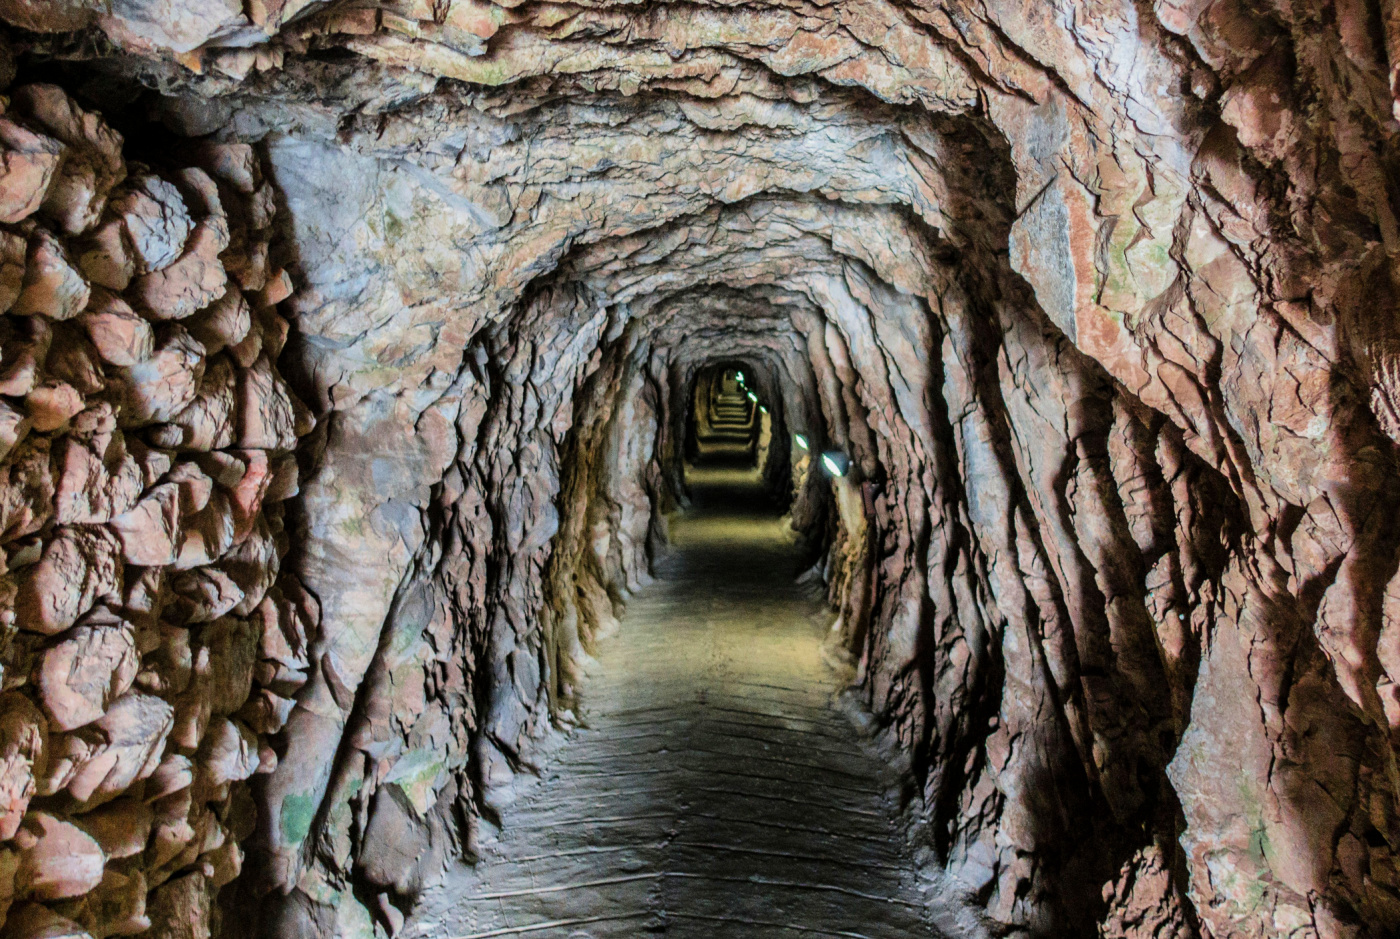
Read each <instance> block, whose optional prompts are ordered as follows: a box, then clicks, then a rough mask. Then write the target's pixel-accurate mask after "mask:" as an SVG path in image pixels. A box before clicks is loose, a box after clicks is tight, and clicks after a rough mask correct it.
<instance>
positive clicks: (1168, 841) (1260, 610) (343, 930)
mask: <svg viewBox="0 0 1400 939" xmlns="http://www.w3.org/2000/svg"><path fill="white" fill-rule="evenodd" d="M0 18H3V19H4V20H5V21H7V22H8V23H9V24H10V28H9V29H8V30H7V33H6V45H5V49H6V55H5V56H4V57H3V62H0V64H3V66H4V68H3V71H4V73H5V75H7V76H12V77H11V78H10V79H9V81H10V89H9V92H8V94H9V97H8V99H7V100H6V103H5V111H4V117H3V118H0V144H2V145H3V147H4V148H5V161H4V176H3V179H0V195H3V204H2V205H0V211H2V212H3V217H0V222H3V225H0V229H3V234H0V299H3V300H4V303H5V306H6V308H7V310H8V313H7V314H6V315H5V317H4V319H5V324H4V330H5V333H4V337H3V338H4V355H3V360H4V369H5V371H4V374H3V376H0V380H3V387H2V388H0V394H3V395H4V396H5V398H4V401H5V403H4V405H3V408H0V411H3V414H0V431H3V438H4V442H3V449H4V450H5V453H6V455H5V456H4V457H3V460H4V463H3V467H2V468H0V472H4V473H6V474H7V475H6V476H5V477H4V479H5V481H4V483H3V505H0V509H3V513H4V515H3V522H4V524H3V532H4V542H3V544H4V548H5V552H6V558H7V567H6V571H7V573H6V574H5V575H4V581H3V584H4V591H5V594H4V596H5V597H7V598H8V599H7V604H8V609H9V611H10V612H9V613H8V615H7V617H6V627H5V628H6V630H7V635H8V639H7V642H8V646H7V649H8V651H7V652H6V653H5V660H4V666H5V671H4V676H5V700H6V701H7V702H8V703H7V704H6V705H5V708H4V710H3V712H0V799H3V800H8V802H0V835H4V836H6V837H8V839H9V840H8V841H6V842H5V843H4V845H3V846H0V905H3V902H4V900H3V898H5V897H9V898H10V902H11V903H12V906H11V913H10V916H9V925H8V926H6V929H7V930H8V931H7V932H6V933H5V935H6V936H8V935H15V936H22V937H25V939H29V937H37V936H40V935H43V936H50V937H52V936H59V935H64V936H68V935H80V934H82V931H83V930H86V931H87V933H88V934H91V935H95V936H97V937H99V939H101V937H105V936H107V935H115V934H128V933H133V932H138V931H140V930H141V929H145V928H146V927H148V926H149V927H150V928H151V930H152V931H151V933H150V934H151V935H159V936H162V937H164V936H172V937H173V936H204V935H209V934H210V931H211V930H212V931H213V933H214V934H227V935H235V934H237V933H236V932H229V931H228V928H229V927H228V923H229V922H230V920H229V917H230V916H242V915H245V913H244V911H247V910H249V909H252V908H256V909H257V910H258V912H257V914H256V917H255V918H257V919H258V920H259V922H258V925H257V927H256V928H257V929H259V930H261V932H262V934H264V935H268V936H332V935H344V936H365V937H369V936H376V935H385V934H389V933H390V932H391V931H392V930H394V929H397V928H398V926H399V925H400V924H401V923H402V922H403V917H404V916H405V915H411V913H412V909H413V903H414V900H415V898H416V897H417V896H418V895H419V894H420V893H421V891H422V890H423V889H424V887H425V886H426V885H427V884H429V883H431V882H432V880H433V878H434V877H435V876H436V874H437V873H438V872H440V870H441V868H442V867H443V865H444V864H446V863H449V862H450V861H452V860H453V859H456V858H463V857H465V858H471V857H472V856H474V852H475V850H476V839H477V837H478V834H479V829H480V826H481V825H482V824H489V823H490V821H491V820H492V819H493V818H494V813H495V811H496V809H497V808H498V807H499V805H500V804H502V800H504V799H508V798H509V793H510V792H511V791H512V789H511V785H512V780H514V779H515V778H516V777H517V776H518V775H520V774H526V775H529V774H530V773H532V772H534V771H536V770H537V769H538V765H539V761H540V760H542V759H543V756H542V754H543V753H544V752H545V751H546V750H547V747H545V746H544V741H547V740H548V739H550V737H551V732H552V730H551V729H552V728H557V727H559V726H563V725H567V724H568V723H569V722H570V721H571V720H572V719H573V710H572V709H573V708H574V707H575V706H576V695H577V691H578V684H579V681H580V676H581V671H580V669H581V668H582V665H583V663H584V662H586V661H587V653H588V650H589V649H590V648H593V647H594V644H595V643H596V642H597V641H599V637H600V636H601V635H603V634H604V633H606V632H607V631H608V630H609V629H610V628H612V626H613V623H614V617H615V616H616V615H617V613H618V611H619V610H620V609H621V606H622V604H623V603H624V602H625V600H626V598H627V597H628V596H629V595H630V593H631V592H632V591H635V590H636V589H638V588H640V587H642V586H643V585H644V584H645V583H646V581H647V580H648V576H649V575H648V571H649V563H650V559H651V557H652V556H653V555H654V554H655V553H656V552H657V551H660V550H662V545H663V544H664V541H665V517H666V513H667V512H669V511H670V510H672V509H674V508H675V507H676V506H677V505H678V504H680V503H682V502H683V501H684V499H685V492H684V484H683V481H682V477H681V472H680V468H681V463H682V459H683V453H684V447H685V437H686V433H687V430H686V419H687V415H688V408H689V402H690V400H691V394H692V392H693V389H694V387H695V382H696V380H697V376H698V375H699V374H700V373H701V372H702V370H703V369H704V368H706V367H707V366H711V365H715V364H721V363H733V362H740V363H743V366H744V368H745V369H746V371H747V372H750V373H751V375H750V378H751V382H752V384H753V386H754V387H755V389H756V390H757V392H758V393H759V394H760V395H761V396H762V400H763V402H764V403H765V405H766V406H767V407H769V408H770V409H771V412H772V427H773V431H774V438H773V439H774V441H775V443H774V453H775V454H776V456H774V457H773V458H772V459H769V460H768V461H767V462H766V463H765V470H764V478H765V479H766V480H767V482H768V483H769V484H770V486H772V487H773V489H774V491H775V492H777V493H778V495H779V496H780V497H782V498H783V499H785V500H790V502H791V507H792V519H793V525H794V527H795V528H797V529H799V530H800V531H802V532H804V533H806V535H807V536H808V537H809V538H810V539H811V541H812V544H813V545H815V546H816V547H817V548H818V549H820V550H819V551H818V556H816V557H814V562H815V563H816V565H817V567H816V569H817V571H818V572H819V573H820V574H821V575H822V577H823V579H824V580H825V582H826V584H827V589H828V595H829V598H830V600H831V602H832V605H833V607H834V608H835V609H836V610H837V611H838V612H839V617H840V618H839V620H838V625H837V642H838V645H839V646H840V647H841V650H842V652H843V654H844V655H846V656H847V657H848V658H849V660H850V662H851V663H852V664H853V666H854V667H855V670H856V676H857V684H858V687H859V688H860V694H861V696H862V700H863V701H864V703H865V705H866V706H867V707H868V708H869V709H870V711H871V712H873V714H874V715H875V717H876V718H877V723H878V725H879V726H880V727H881V728H882V730H881V734H882V739H883V740H884V742H885V745H886V746H887V748H888V750H889V752H890V754H891V755H892V758H893V759H895V760H896V762H897V763H898V764H899V765H901V766H905V767H907V769H908V771H909V773H910V776H911V779H913V780H914V785H913V786H912V789H911V796H910V798H911V800H912V802H911V804H912V805H913V808H912V809H911V811H912V813H913V815H914V816H916V817H917V820H918V823H919V825H918V827H919V832H920V833H919V835H918V837H919V838H921V839H923V843H924V844H925V846H926V848H927V854H926V857H927V858H928V859H929V860H928V869H929V873H930V876H931V877H937V878H941V879H940V881H939V882H940V883H945V884H947V885H949V887H948V889H950V890H953V891H954V892H958V893H960V894H961V895H964V896H965V897H966V898H967V899H968V900H969V901H970V902H972V903H974V904H976V905H978V906H979V907H980V908H982V909H984V910H985V912H986V915H987V917H988V921H989V922H990V923H992V924H993V925H994V926H995V927H996V928H998V929H1006V930H1012V931H1016V930H1020V931H1021V932H1017V933H1015V934H1018V935H1021V934H1024V935H1036V936H1051V935H1055V936H1059V935H1079V934H1083V935H1094V934H1097V935H1101V936H1111V937H1146V936H1155V937H1166V936H1171V937H1188V936H1214V937H1217V939H1225V937H1237V936H1238V937H1256V936H1283V935H1287V936H1297V937H1304V936H1316V937H1333V936H1336V937H1357V939H1360V937H1363V936H1382V935H1387V934H1393V930H1395V929H1397V928H1400V866H1398V865H1397V854H1396V852H1397V851H1400V805H1398V804H1397V797H1400V765H1397V760H1396V756H1397V743H1396V741H1397V739H1400V738H1397V737H1396V733H1397V728H1400V686H1397V684H1396V683H1397V682H1400V578H1397V577H1396V570H1397V565H1400V555H1397V551H1398V550H1400V537H1398V536H1397V531H1396V529H1395V525H1394V523H1393V520H1394V518H1395V513H1396V510H1397V508H1400V487H1398V486H1397V475H1396V469H1397V466H1396V452H1395V447H1396V442H1397V440H1400V366H1397V361H1396V355H1397V350H1400V332H1397V328H1396V325H1395V324H1396V323H1397V322H1400V320H1397V316H1396V314H1397V310H1396V294H1395V287H1394V278H1395V270H1396V265H1395V257H1396V252H1397V250H1400V233H1397V228H1396V216H1395V212H1396V207H1397V204H1398V203H1397V199H1396V196H1397V193H1396V181H1397V172H1396V171H1397V165H1396V141H1397V130H1398V127H1397V124H1396V114H1397V113H1400V111H1397V110H1396V108H1397V107H1400V106H1397V104H1396V101H1395V97H1394V94H1393V92H1394V91H1395V89H1396V88H1397V87H1400V86H1397V84H1396V81H1397V79H1396V77H1395V76H1396V75H1397V74H1400V71H1397V69H1400V65H1397V63H1400V13H1397V12H1396V11H1395V10H1394V9H1392V8H1391V5H1386V4H1379V5H1378V4H1370V3H1364V2H1359V0H1345V2H1343V0H1338V2H1323V0H1304V2H1298V3H1292V4H1285V3H1273V2H1246V0H1171V2H1167V0H1161V2H1156V3H1153V4H1147V3H1130V2H1111V0H1105V2H1095V3H1080V2H1069V0H1051V2H1042V3H1019V4H1018V3H1011V2H1002V0H981V2H968V0H943V2H934V0H920V2H915V3H908V4H905V3H887V2H881V0H859V2H846V0H842V2H836V3H825V4H821V3H806V2H790V3H781V4H779V3H773V4H762V3H750V4H742V5H741V4H730V3H649V4H643V3H605V2H604V3H578V4H554V3H502V4H491V3H478V2H469V0H401V2H393V0H386V2H377V3H376V2H368V0H345V2H310V0H247V2H239V0H159V2H157V0H113V2H110V3H107V2H97V0H52V2H41V0H0ZM113 128H116V129H115V130H114V129H113ZM793 433H803V434H804V435H808V436H810V437H811V439H812V441H813V443H814V445H815V446H817V447H819V448H820V447H830V448H834V449H839V450H841V451H843V452H845V453H847V454H849V455H850V457H851V459H852V461H853V464H854V467H855V470H854V472H853V474H852V477H851V478H850V479H849V480H845V481H842V482H832V481H829V480H826V479H825V478H823V477H822V476H821V474H820V473H818V472H816V471H815V470H814V469H813V468H812V467H811V465H810V463H809V462H808V461H809V460H810V455H808V454H804V453H802V452H799V451H798V450H796V449H793V451H792V452H791V453H788V452H787V451H788V449H789V448H788V446H787V440H788V439H789V436H790V435H791V434H793ZM765 459H767V458H766V457H765ZM843 486H844V487H847V488H844V489H843V488H842V487H843ZM72 663H78V665H73V664H72ZM79 666H81V668H80V667H79ZM65 669H67V670H68V671H64V670H65ZM213 675H217V676H220V677H219V678H218V679H217V680H216V679H214V678H211V677H209V676H213ZM65 676H67V677H65ZM192 676H193V678H192ZM6 806H8V807H6ZM483 820H484V821H483ZM12 882H13V887H12V888H11V886H10V885H11V883H12ZM221 910H222V912H221ZM65 929H67V930H69V931H68V932H63V931H62V930H65ZM44 930H49V931H48V932H45V931H44ZM53 930H58V931H57V932H55V931H53ZM190 930H193V931H190Z"/></svg>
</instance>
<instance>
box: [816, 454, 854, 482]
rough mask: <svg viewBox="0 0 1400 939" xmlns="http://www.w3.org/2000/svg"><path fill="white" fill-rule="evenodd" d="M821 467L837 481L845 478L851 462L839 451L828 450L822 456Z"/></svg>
mask: <svg viewBox="0 0 1400 939" xmlns="http://www.w3.org/2000/svg"><path fill="white" fill-rule="evenodd" d="M822 466H824V467H826V471H827V472H828V473H830V474H831V475H832V476H835V477H836V478H837V479H840V478H841V477H842V476H845V475H846V473H847V472H849V471H850V468H851V460H850V458H849V457H848V456H846V454H844V453H842V452H841V451H839V450H828V451H826V452H825V453H823V454H822Z"/></svg>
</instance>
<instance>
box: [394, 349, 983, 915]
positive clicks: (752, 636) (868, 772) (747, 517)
mask: <svg viewBox="0 0 1400 939" xmlns="http://www.w3.org/2000/svg"><path fill="white" fill-rule="evenodd" d="M715 374H716V377H715V379H714V380H713V382H712V383H710V385H709V387H710V388H713V391H707V392H705V393H703V394H697V399H696V400H697V404H698V405H699V406H700V407H703V408H708V409H710V410H709V413H710V415H711V416H712V418H713V420H707V419H706V411H704V410H702V411H700V418H701V419H700V421H699V422H698V423H699V424H700V426H701V428H702V430H701V434H702V436H701V438H700V441H699V442H700V443H701V447H700V456H699V457H698V458H697V460H696V461H695V462H694V463H692V464H690V465H687V467H686V469H685V474H686V482H687V490H688V492H689V494H690V506H689V508H687V509H685V510H683V511H680V512H678V513H676V515H675V516H673V517H672V519H671V520H670V525H669V532H670V544H671V549H670V550H669V551H668V552H667V554H666V556H665V557H664V558H663V559H661V560H658V561H657V563H656V564H655V566H654V571H655V577H656V580H655V582H654V583H652V584H650V585H649V586H647V587H645V588H644V589H643V590H641V591H640V592H638V593H637V594H635V595H634V596H633V597H632V598H631V599H630V600H629V602H628V605H627V611H626V613H625V614H624V615H623V617H622V618H621V622H620V624H619V625H618V627H617V629H616V633H615V634H614V635H613V636H612V637H611V638H608V639H607V640H606V641H605V642H603V643H601V644H600V645H599V647H598V653H597V658H596V662H594V663H593V664H592V665H591V666H590V672H591V678H590V679H588V681H587V682H586V684H585V686H584V687H585V691H584V693H583V694H582V696H581V698H580V701H581V704H580V707H579V708H578V710H577V712H575V713H574V714H572V715H571V721H573V722H576V724H577V728H576V729H575V731H574V732H573V734H572V735H571V739H570V740H569V742H568V743H567V744H565V745H564V746H563V747H562V748H561V749H559V750H558V752H557V753H554V754H551V756H550V762H549V770H548V771H547V772H546V773H544V774H543V776H542V777H541V778H540V779H538V780H535V781H532V782H531V783H530V784H529V785H528V787H526V788H524V789H523V790H521V791H520V793H519V794H518V795H517V796H516V797H515V798H514V799H513V801H512V802H511V803H510V804H508V805H504V806H501V808H500V816H499V827H497V826H495V825H493V826H491V827H490V830H489V831H488V832H487V833H485V834H483V836H482V838H481V840H480V851H481V856H480V859H479V861H478V863H477V865H476V866H475V868H463V869H460V870H459V871H458V872H457V873H456V874H454V875H452V876H449V877H448V878H447V879H446V880H445V881H443V883H442V884H441V885H439V886H437V887H434V888H433V889H431V890H429V891H428V892H427V893H426V894H425V895H424V897H423V899H422V901H421V906H420V907H419V908H418V910H417V912H416V913H415V914H414V918H413V920H412V921H411V923H410V925H409V927H408V928H410V929H414V928H416V929H419V930H421V931H422V934H425V935H450V936H453V937H461V939H485V937H490V936H498V935H512V934H514V930H517V929H523V928H524V927H529V928H530V929H532V930H534V929H545V930H546V932H547V934H549V935H558V936H565V935H568V936H583V935H587V936H589V937H596V939H602V937H624V936H636V935H641V934H648V933H660V934H664V935H667V936H687V937H690V936H693V937H697V939H698V937H735V939H739V937H752V936H754V935H756V934H764V935H768V934H772V935H814V934H815V935H833V936H838V935H839V936H868V937H890V939H893V937H897V936H899V937H903V936H909V937H913V936H932V935H944V934H945V933H944V932H943V931H942V930H940V929H938V928H937V927H936V926H933V925H931V924H932V923H933V922H940V921H941V922H942V923H943V924H944V926H945V927H949V928H955V927H956V925H957V919H956V913H955V911H953V910H951V909H948V908H938V907H937V904H934V908H932V909H931V908H930V902H929V897H928V896H927V895H926V892H925V890H924V889H923V886H922V885H921V884H920V882H919V878H918V876H917V874H916V870H917V865H916V864H915V863H914V861H913V858H912V855H911V853H910V852H911V850H912V849H911V847H910V846H909V845H908V844H907V843H906V841H905V839H904V838H903V836H902V835H901V831H902V828H903V822H902V820H901V814H900V812H901V805H900V802H899V795H898V793H899V784H898V780H897V774H896V773H895V772H894V771H892V770H891V768H890V767H889V765H888V763H887V762H886V760H885V759H884V758H883V757H882V756H880V755H879V754H878V753H876V751H875V750H874V749H873V748H872V747H871V745H870V744H869V743H867V742H865V738H864V735H863V734H862V733H861V730H860V726H859V724H858V722H857V716H856V715H857V713H858V707H857V706H856V705H855V704H854V703H853V702H852V701H850V700H848V699H844V698H842V697H841V696H840V695H839V694H838V692H839V691H840V689H841V688H842V687H843V686H844V682H845V681H846V680H848V678H849V668H848V667H842V666H839V665H838V666H837V667H833V666H832V664H831V662H830V652H831V650H830V649H829V648H827V647H826V645H825V644H826V643H827V642H828V641H829V640H830V639H831V636H832V633H831V623H832V620H833V616H832V614H831V613H830V612H829V610H828V608H827V605H826V603H825V602H824V591H823V590H822V588H821V582H820V579H819V577H818V576H817V575H816V574H815V572H809V573H808V575H807V576H806V577H802V576H801V575H802V574H803V570H802V566H803V563H804V562H805V561H806V560H808V559H809V558H810V554H811V552H810V550H808V549H807V548H806V547H804V546H803V545H801V544H799V541H800V539H799V537H798V536H797V534H796V533H794V532H793V531H792V529H791V527H790V526H789V524H788V519H787V518H785V517H784V516H782V515H781V514H780V509H779V508H777V506H776V504H775V502H774V500H773V499H772V497H771V495H770V494H769V493H768V491H767V489H766V487H765V486H764V484H763V480H762V477H761V475H760V472H759V470H758V468H757V467H756V466H755V465H754V463H753V449H754V445H755V443H756V439H757V430H756V428H755V427H754V426H753V425H754V423H756V422H755V421H754V420H753V419H754V417H755V415H756V414H757V406H756V405H754V404H753V403H752V402H749V401H748V400H747V398H746V393H745V392H744V391H743V390H742V387H743V386H742V385H740V384H739V383H738V382H737V381H736V380H735V378H734V370H733V369H729V370H724V371H720V372H716V373H715ZM700 387H701V388H705V387H706V384H705V382H704V380H703V379H702V381H701V383H700ZM746 404H747V405H748V406H747V407H746V406H745V405H746ZM707 424H708V425H710V426H712V427H713V428H714V430H713V431H712V432H711V433H712V434H713V436H711V437H710V438H709V439H708V440H707V439H706V437H705V436H704V434H705V431H704V429H703V428H704V427H705V426H706V425H707ZM410 934H418V933H413V932H410Z"/></svg>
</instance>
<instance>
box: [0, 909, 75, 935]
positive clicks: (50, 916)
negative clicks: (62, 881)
mask: <svg viewBox="0 0 1400 939" xmlns="http://www.w3.org/2000/svg"><path fill="white" fill-rule="evenodd" d="M5 936H6V939H10V937H13V939H93V937H92V935H91V934H90V933H89V932H88V931H87V930H85V929H83V927H82V926H80V925H79V924H77V923H75V922H73V921H72V920H71V919H67V918H66V917H63V916H59V915H58V914H57V913H55V912H54V911H53V910H50V909H49V908H48V907H46V906H41V905H40V904H38V903H26V904H24V905H23V906H21V907H19V908H18V909H15V910H13V911H12V912H11V913H10V916H9V917H8V918H7V919H6V920H5Z"/></svg>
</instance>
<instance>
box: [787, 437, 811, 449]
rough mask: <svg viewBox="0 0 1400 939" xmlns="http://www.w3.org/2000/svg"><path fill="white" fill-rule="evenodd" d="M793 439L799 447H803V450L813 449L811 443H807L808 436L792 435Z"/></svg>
mask: <svg viewBox="0 0 1400 939" xmlns="http://www.w3.org/2000/svg"><path fill="white" fill-rule="evenodd" d="M792 439H793V442H794V443H796V444H797V445H798V446H799V447H801V448H802V449H803V450H810V449H812V445H811V444H809V443H808V442H807V435H806V434H793V435H792Z"/></svg>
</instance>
